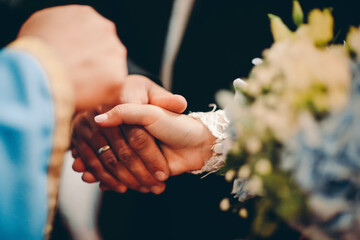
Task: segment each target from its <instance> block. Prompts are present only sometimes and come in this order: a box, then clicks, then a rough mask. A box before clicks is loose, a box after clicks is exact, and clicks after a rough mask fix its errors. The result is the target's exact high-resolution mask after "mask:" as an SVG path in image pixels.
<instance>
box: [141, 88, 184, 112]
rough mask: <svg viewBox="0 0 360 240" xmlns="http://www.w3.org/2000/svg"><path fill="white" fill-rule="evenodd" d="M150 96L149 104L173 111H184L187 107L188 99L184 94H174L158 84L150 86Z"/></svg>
mask: <svg viewBox="0 0 360 240" xmlns="http://www.w3.org/2000/svg"><path fill="white" fill-rule="evenodd" d="M148 97H149V104H152V105H156V106H158V107H161V108H164V109H166V110H168V111H171V112H175V113H182V112H184V111H185V109H186V107H187V101H186V99H185V98H184V97H183V96H181V95H177V94H172V93H171V92H168V91H167V90H165V89H164V88H162V87H160V86H158V85H156V84H152V85H151V86H150V89H149V92H148Z"/></svg>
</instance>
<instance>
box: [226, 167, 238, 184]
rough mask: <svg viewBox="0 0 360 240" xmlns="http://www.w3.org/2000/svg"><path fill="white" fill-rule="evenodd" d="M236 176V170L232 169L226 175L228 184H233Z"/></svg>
mask: <svg viewBox="0 0 360 240" xmlns="http://www.w3.org/2000/svg"><path fill="white" fill-rule="evenodd" d="M235 176H236V171H235V170H234V169H231V170H229V171H227V172H226V174H225V180H226V181H228V182H231V181H232V180H233V179H234V178H235Z"/></svg>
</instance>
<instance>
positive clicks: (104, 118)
mask: <svg viewBox="0 0 360 240" xmlns="http://www.w3.org/2000/svg"><path fill="white" fill-rule="evenodd" d="M160 116H161V109H160V108H159V107H156V106H152V105H141V104H130V103H129V104H120V105H117V106H115V107H114V108H112V109H111V110H109V111H107V112H106V113H103V114H100V115H97V116H95V118H94V120H95V122H96V123H97V124H99V125H100V126H103V127H113V126H118V125H121V124H129V125H142V126H147V125H149V124H151V123H153V122H155V121H156V120H157V119H158V118H159V117H160Z"/></svg>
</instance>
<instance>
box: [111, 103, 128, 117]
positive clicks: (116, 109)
mask: <svg viewBox="0 0 360 240" xmlns="http://www.w3.org/2000/svg"><path fill="white" fill-rule="evenodd" d="M113 110H114V113H115V114H117V115H120V116H121V115H123V114H124V113H125V112H126V109H125V107H124V105H116V106H115V107H114V108H113Z"/></svg>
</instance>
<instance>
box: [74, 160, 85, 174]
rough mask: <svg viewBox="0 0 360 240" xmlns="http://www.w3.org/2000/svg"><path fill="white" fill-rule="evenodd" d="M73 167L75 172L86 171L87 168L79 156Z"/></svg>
mask: <svg viewBox="0 0 360 240" xmlns="http://www.w3.org/2000/svg"><path fill="white" fill-rule="evenodd" d="M72 168H73V170H74V171H75V172H84V171H85V170H86V168H85V165H84V163H83V162H82V161H81V159H80V158H79V157H78V158H75V159H74V163H73V165H72Z"/></svg>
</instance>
